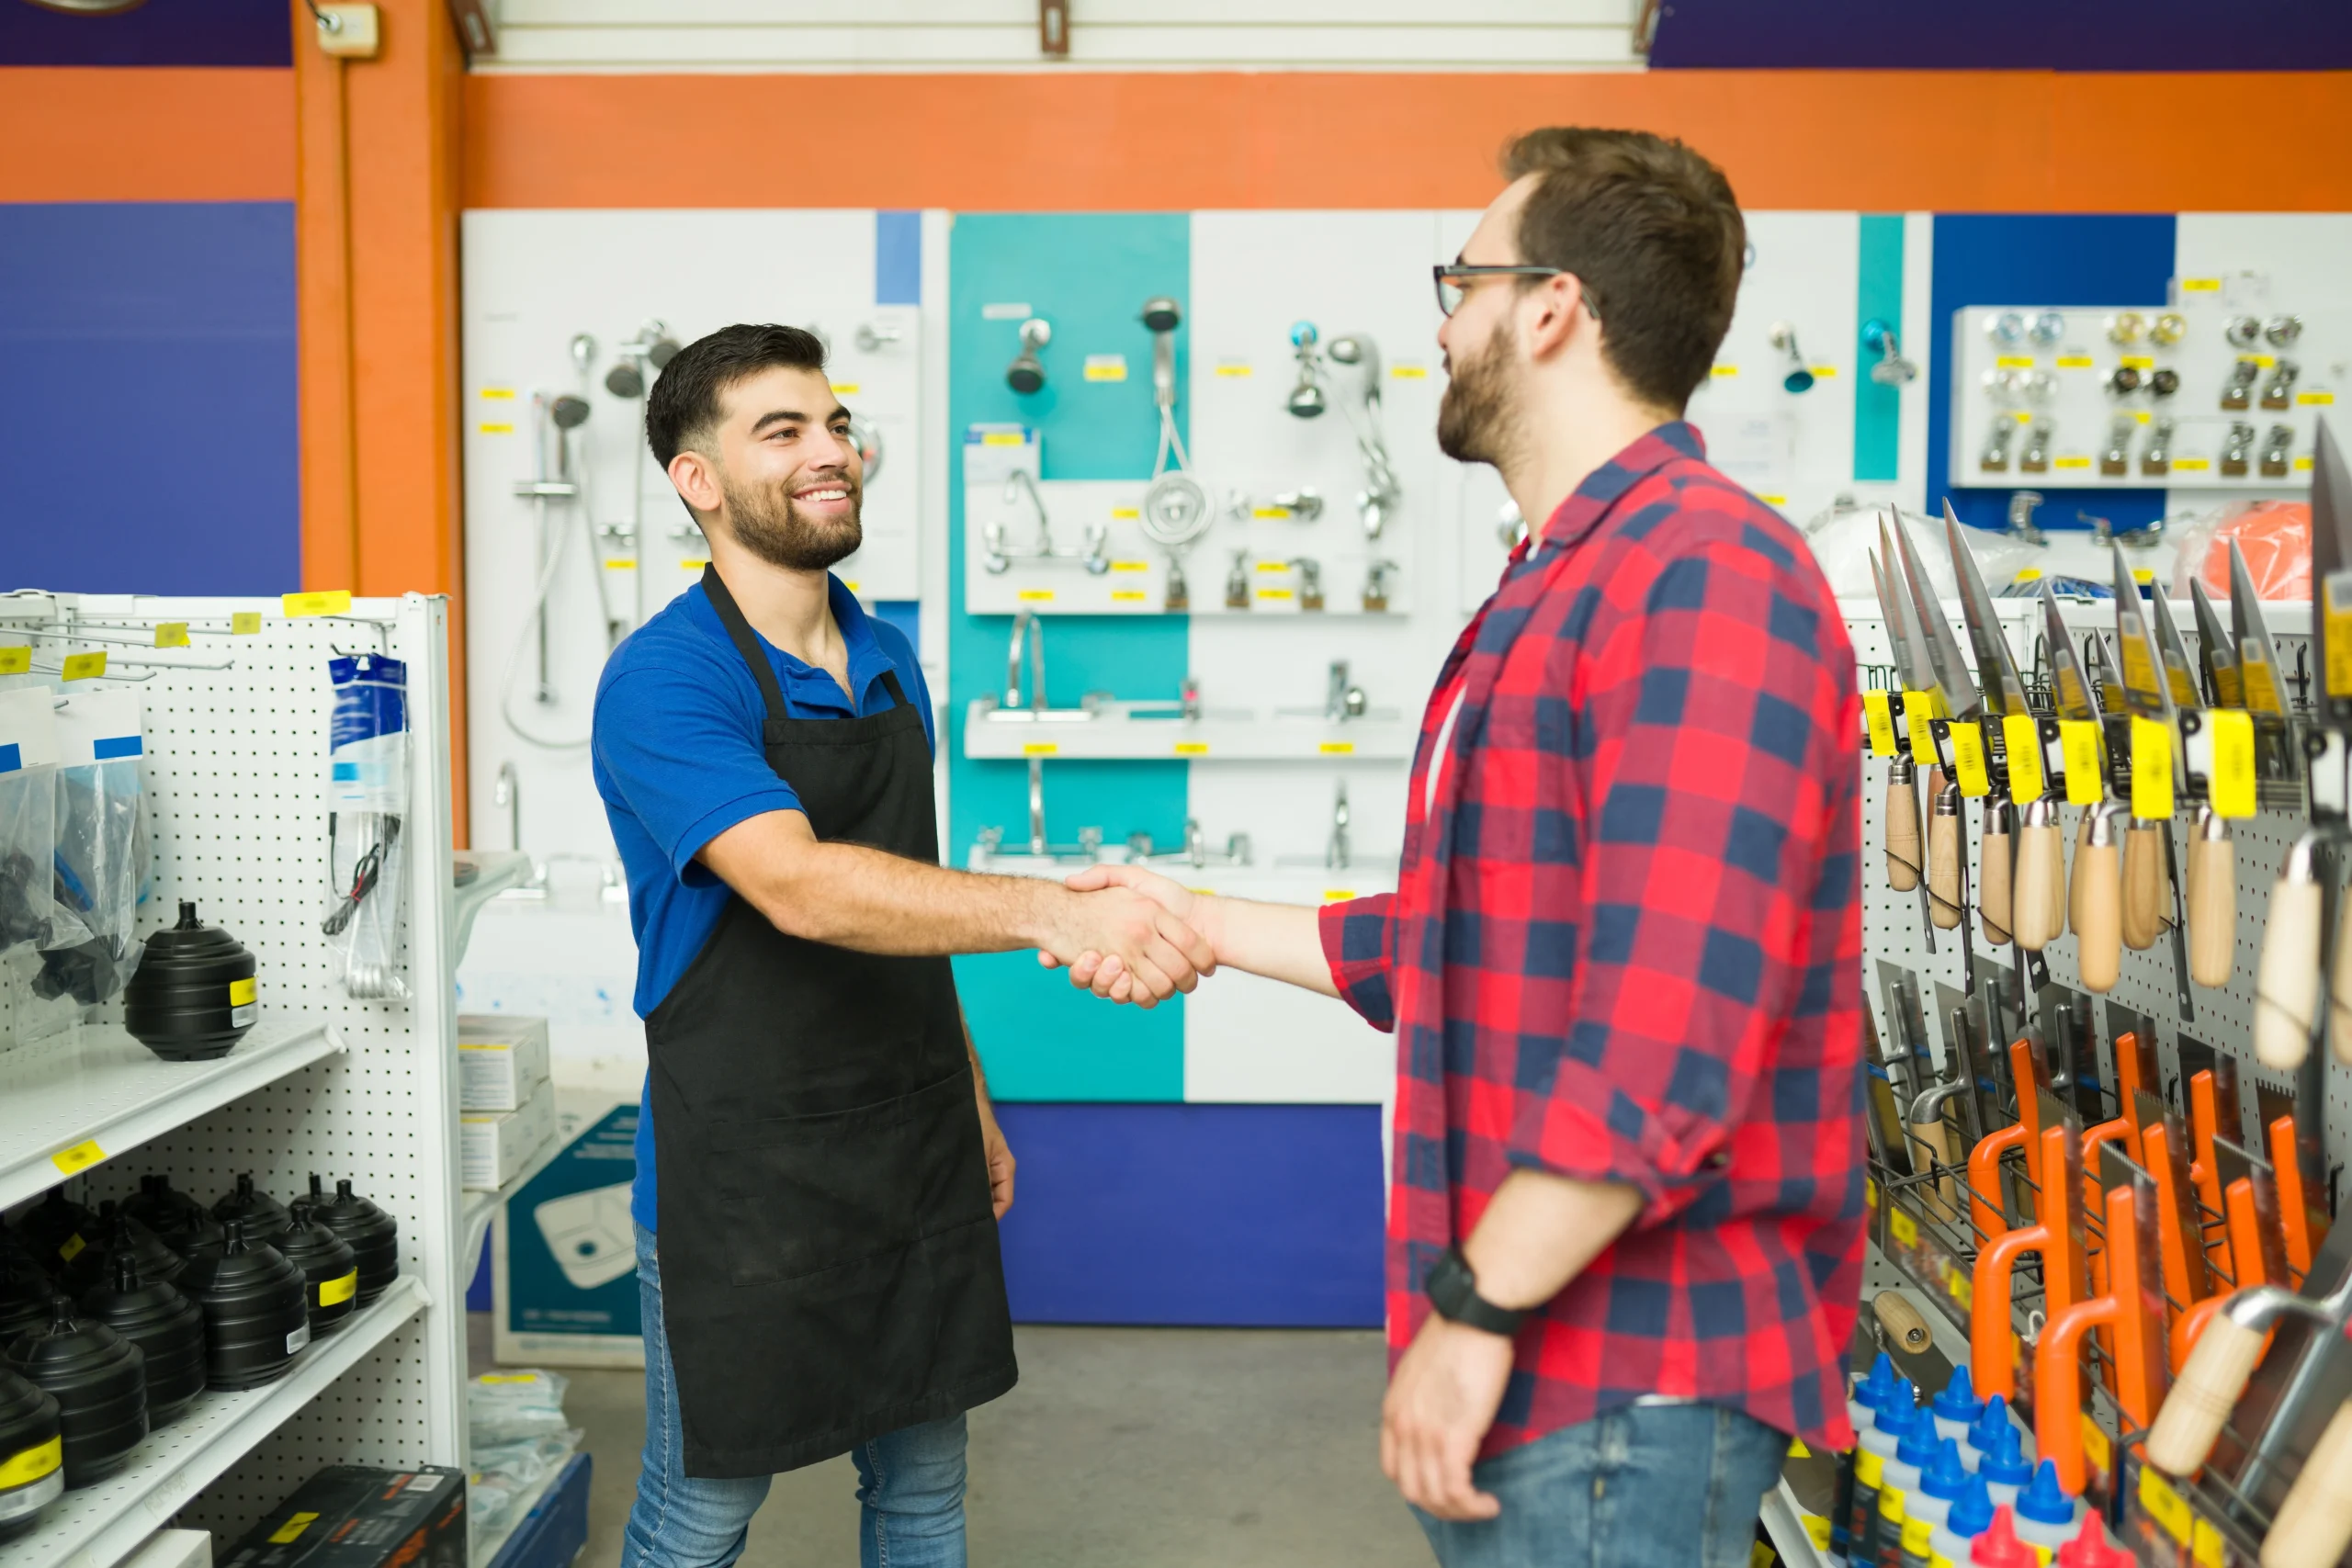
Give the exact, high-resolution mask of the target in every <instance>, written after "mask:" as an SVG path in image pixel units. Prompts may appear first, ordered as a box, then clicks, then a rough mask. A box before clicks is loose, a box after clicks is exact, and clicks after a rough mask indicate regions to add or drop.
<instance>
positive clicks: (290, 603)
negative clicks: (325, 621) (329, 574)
mask: <svg viewBox="0 0 2352 1568" xmlns="http://www.w3.org/2000/svg"><path fill="white" fill-rule="evenodd" d="M279 604H281V605H282V606H283V607H284V609H285V611H286V615H287V618H288V620H292V619H295V618H296V617H299V616H302V615H349V614H350V613H351V591H350V590H349V589H347V588H320V589H314V590H312V591H311V592H308V593H288V594H287V595H286V596H285V597H284V598H283V599H282V600H280V601H279Z"/></svg>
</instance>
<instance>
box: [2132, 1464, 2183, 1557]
mask: <svg viewBox="0 0 2352 1568" xmlns="http://www.w3.org/2000/svg"><path fill="white" fill-rule="evenodd" d="M2140 1506H2141V1507H2142V1508H2143V1509H2145V1510H2146V1511H2147V1515H2148V1517H2150V1518H2152V1519H2154V1520H2155V1521H2156V1523H2157V1525H2158V1526H2160V1527H2161V1528H2162V1529H2163V1530H2164V1532H2165V1534H2166V1535H2168V1536H2170V1537H2172V1538H2173V1540H2177V1541H2178V1542H2180V1543H2181V1544H2182V1545H2183V1546H2186V1545H2188V1538H2189V1536H2190V1535H2191V1533H2193V1532H2192V1529H2191V1521H2192V1517H2193V1516H2191V1515H2190V1513H2189V1511H2188V1504H2187V1503H2184V1502H2182V1501H2181V1500H2180V1494H2179V1493H2177V1492H2176V1491H2174V1490H2173V1489H2172V1483H2170V1482H2168V1481H2166V1480H2165V1478H2164V1477H2163V1476H2162V1475H2161V1474H2159V1473H2158V1472H2157V1471H2156V1467H2155V1466H2154V1465H2153V1464H2143V1465H2142V1466H2141V1467H2140Z"/></svg>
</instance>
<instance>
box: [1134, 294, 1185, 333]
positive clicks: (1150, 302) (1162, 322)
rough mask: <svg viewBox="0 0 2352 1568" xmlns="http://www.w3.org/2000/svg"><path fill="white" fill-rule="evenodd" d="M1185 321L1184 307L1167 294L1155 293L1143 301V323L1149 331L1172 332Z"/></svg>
mask: <svg viewBox="0 0 2352 1568" xmlns="http://www.w3.org/2000/svg"><path fill="white" fill-rule="evenodd" d="M1183 321H1184V311H1183V308H1182V306H1180V305H1178V304H1177V303H1176V301H1175V300H1173V299H1170V298H1168V296H1166V295H1165V294H1155V295H1153V296H1152V297H1151V298H1150V299H1147V300H1145V301H1144V302H1143V324H1144V326H1145V327H1146V328H1147V329H1148V330H1149V331H1152V332H1155V333H1172V332H1174V331H1175V330H1176V329H1177V328H1178V327H1179V326H1181V325H1182V323H1183Z"/></svg>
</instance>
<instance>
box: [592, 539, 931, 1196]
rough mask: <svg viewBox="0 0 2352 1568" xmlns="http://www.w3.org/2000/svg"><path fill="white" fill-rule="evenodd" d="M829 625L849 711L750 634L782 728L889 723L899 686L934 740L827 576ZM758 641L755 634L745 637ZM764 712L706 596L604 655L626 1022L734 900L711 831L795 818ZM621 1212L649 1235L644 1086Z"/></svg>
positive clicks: (649, 1132)
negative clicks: (768, 668)
mask: <svg viewBox="0 0 2352 1568" xmlns="http://www.w3.org/2000/svg"><path fill="white" fill-rule="evenodd" d="M828 582H829V583H830V599H831V604H832V611H833V619H834V621H835V622H837V623H838V624H839V625H840V626H841V629H842V642H843V643H845V644H846V645H847V646H848V649H849V683H850V687H851V689H852V690H854V691H855V692H856V693H857V701H856V702H855V704H854V705H853V704H852V703H851V701H850V699H849V697H848V696H847V695H846V694H843V692H842V688H841V686H840V685H839V684H838V683H837V682H835V681H834V680H833V678H832V677H831V675H828V674H827V673H825V671H822V670H819V669H815V668H812V667H811V666H809V665H807V664H803V663H802V662H801V661H800V660H797V659H795V658H794V657H792V655H790V654H788V653H786V652H784V651H782V650H781V649H777V648H775V647H774V646H773V645H771V644H770V643H769V642H768V640H767V639H766V638H765V637H761V638H760V648H761V650H762V651H763V652H764V653H765V654H766V655H767V660H768V662H769V664H771V665H773V666H774V667H775V678H776V683H777V684H778V685H779V686H781V687H782V688H783V689H784V705H785V710H786V713H788V714H789V715H790V716H792V717H794V718H853V717H862V716H866V715H870V714H877V713H887V712H888V711H889V708H890V706H891V700H890V692H889V688H888V687H887V686H885V685H884V684H883V683H882V672H883V671H886V670H894V669H895V670H896V671H898V675H899V686H900V688H901V689H902V690H904V691H905V693H906V694H907V700H908V701H909V702H910V703H912V704H914V705H915V707H916V708H917V709H918V710H919V711H920V712H921V713H922V728H923V736H924V739H927V740H929V741H930V742H931V744H932V747H933V750H934V751H936V750H937V748H938V744H939V741H938V737H937V736H935V735H933V733H932V723H931V691H930V688H929V687H927V686H926V685H924V683H923V678H922V668H921V666H919V665H918V664H916V662H915V650H914V646H913V645H912V644H911V643H910V642H909V641H908V640H907V637H906V634H905V633H904V632H901V631H900V630H899V628H898V627H896V626H891V625H889V624H888V622H885V621H877V620H876V619H874V618H873V617H872V616H870V615H867V614H866V613H865V610H864V608H863V607H861V606H860V605H859V604H858V602H857V598H856V596H855V595H854V594H853V593H851V592H850V591H849V590H848V589H847V588H845V587H843V586H842V581H841V579H839V578H837V577H829V578H828ZM752 635H753V636H755V637H756V636H758V634H757V633H756V632H754V633H753V634H752ZM766 717H767V708H766V705H765V704H764V703H763V701H762V699H761V696H760V687H759V682H756V681H755V680H753V679H752V671H751V670H750V669H749V668H748V667H747V666H746V665H745V664H744V662H743V656H742V655H741V654H740V653H738V652H737V651H736V649H735V645H734V643H733V642H731V641H730V640H729V638H728V636H727V628H726V627H725V626H722V625H721V624H720V623H719V619H718V611H716V610H714V609H712V608H711V605H710V598H709V595H707V594H706V593H705V592H703V590H702V584H700V583H699V582H697V583H695V585H694V586H693V587H692V588H689V589H688V590H686V591H685V592H684V593H681V594H679V595H678V597H677V598H675V599H673V600H672V601H671V602H670V603H669V604H668V605H667V606H665V607H664V608H663V609H662V611H661V613H660V614H658V615H655V616H653V618H652V619H650V620H649V621H647V622H646V623H645V624H644V625H643V626H639V627H638V629H637V630H636V631H635V632H633V633H631V634H630V635H629V637H628V640H627V641H625V642H623V643H622V644H621V645H620V647H619V648H617V649H614V650H613V656H612V658H611V659H610V660H607V661H606V662H605V673H604V676H603V678H602V679H600V680H599V681H598V682H596V716H595V728H594V744H593V746H592V748H591V750H592V754H593V765H594V773H595V778H596V793H597V794H598V795H601V796H603V797H604V801H605V816H606V817H607V818H609V819H610V820H611V822H612V826H613V842H614V843H615V844H616V845H617V846H618V847H619V850H620V854H621V864H622V865H623V866H624V867H625V868H626V869H627V870H628V919H629V929H630V930H631V931H633V932H634V933H635V934H636V936H637V1012H638V1016H639V1018H643V1017H645V1016H646V1015H648V1014H650V1012H652V1010H654V1009H655V1008H657V1007H659V1006H661V1005H662V998H664V997H666V996H668V995H669V994H670V987H673V986H674V985H676V984H677V983H678V980H679V977H680V976H683V975H684V974H685V972H686V969H687V966H688V965H690V964H693V963H694V961H695V954H696V953H700V952H701V951H702V948H703V943H704V942H707V941H708V940H709V939H710V933H711V932H712V931H714V930H716V929H717V928H718V917H719V914H720V912H721V911H722V910H724V909H725V908H727V900H728V899H729V897H731V896H732V894H731V890H730V889H729V887H728V886H727V884H725V883H724V882H721V881H720V880H719V879H718V876H717V875H716V874H714V873H712V871H711V870H710V869H709V868H708V867H707V866H705V865H703V864H702V863H699V862H698V861H696V860H695V855H697V854H699V853H700V852H702V848H703V846H704V845H706V844H707V843H709V842H710V841H711V840H713V839H715V838H717V837H718V835H719V834H721V833H723V832H725V831H726V830H727V829H729V828H732V827H733V826H735V824H736V823H738V822H741V821H743V820H744V819H746V818H752V817H757V816H759V815H760V814H761V813H762V812H763V811H797V810H798V809H799V808H800V797H799V796H798V795H795V794H794V793H793V790H792V786H791V785H790V784H786V783H785V782H784V781H783V780H782V779H780V778H778V777H776V775H775V771H774V770H773V769H771V768H770V767H769V766H768V763H767V758H766V757H765V756H764V755H763V753H762V750H761V744H760V736H761V727H762V725H763V722H764V721H765V719H766ZM629 1210H630V1213H631V1214H632V1215H633V1216H634V1217H635V1219H636V1221H637V1223H638V1224H641V1225H643V1226H644V1227H645V1228H646V1229H648V1230H654V1229H657V1228H658V1227H657V1225H656V1224H655V1223H654V1215H655V1213H657V1210H656V1207H655V1201H654V1174H653V1100H652V1091H651V1087H650V1078H649V1082H648V1088H647V1089H646V1091H645V1099H644V1101H643V1104H642V1105H641V1107H640V1109H639V1114H638V1119H637V1184H636V1186H635V1187H634V1188H633V1189H632V1190H631V1191H630V1195H629Z"/></svg>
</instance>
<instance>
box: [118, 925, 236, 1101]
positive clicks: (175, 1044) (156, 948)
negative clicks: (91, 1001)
mask: <svg viewBox="0 0 2352 1568" xmlns="http://www.w3.org/2000/svg"><path fill="white" fill-rule="evenodd" d="M258 969H259V964H258V963H257V961H256V960H255V959H254V955H253V954H252V953H250V952H248V951H246V949H245V947H244V944H243V943H242V942H239V941H238V940H237V939H236V938H235V937H232V936H231V935H230V934H229V933H228V932H227V931H222V930H221V929H220V927H218V926H208V925H206V924H205V923H204V922H203V921H201V920H199V919H197V918H196V905H195V903H194V902H193V901H192V900H190V899H187V898H183V899H181V900H180V922H179V924H177V925H175V926H174V927H172V928H171V929H170V930H169V931H157V932H156V933H155V934H154V935H153V936H151V937H149V938H148V939H147V951H146V953H145V954H144V955H143V956H141V959H140V960H139V968H138V969H137V971H136V972H135V973H133V974H132V975H131V976H130V985H129V986H127V987H124V988H123V993H122V1026H123V1028H125V1029H127V1030H129V1031H130V1034H131V1038H133V1039H135V1040H137V1041H138V1042H139V1043H141V1045H144V1046H146V1047H147V1049H149V1050H150V1051H153V1052H154V1053H155V1055H158V1056H161V1057H163V1058H164V1060H165V1061H166V1062H208V1061H210V1060H211V1059H212V1058H213V1057H215V1056H223V1055H228V1053H229V1051H230V1049H231V1048H232V1046H234V1045H235V1044H236V1043H237V1042H238V1041H240V1040H242V1039H243V1038H244V1036H245V1032H246V1031H247V1030H249V1029H251V1028H252V1027H253V1026H254V1019H255V1018H256V1017H258V1016H259V1013H260V1008H259V1004H258V1003H257V1001H256V1000H255V991H254V975H255V973H256V972H257V970H258Z"/></svg>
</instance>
